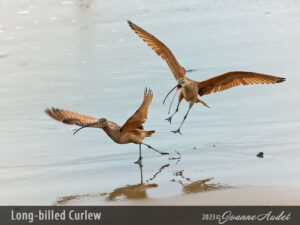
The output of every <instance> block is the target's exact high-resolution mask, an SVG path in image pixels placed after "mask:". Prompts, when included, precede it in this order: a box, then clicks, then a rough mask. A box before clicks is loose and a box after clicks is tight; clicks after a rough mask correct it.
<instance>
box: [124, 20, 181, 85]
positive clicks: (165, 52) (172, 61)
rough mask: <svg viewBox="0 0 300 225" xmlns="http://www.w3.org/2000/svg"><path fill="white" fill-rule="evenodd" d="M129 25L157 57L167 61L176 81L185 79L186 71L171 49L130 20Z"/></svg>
mask: <svg viewBox="0 0 300 225" xmlns="http://www.w3.org/2000/svg"><path fill="white" fill-rule="evenodd" d="M128 24H129V26H130V27H131V29H132V30H134V32H135V33H136V34H137V35H138V36H139V37H140V38H141V39H143V41H144V42H146V44H147V45H148V46H149V47H151V48H152V50H153V51H155V52H156V54H157V55H159V56H160V57H161V58H162V59H163V60H165V61H166V62H167V64H168V66H169V67H170V69H171V71H172V73H173V74H174V77H175V79H176V80H179V79H180V78H183V77H185V73H186V71H185V69H184V67H182V66H181V65H180V64H179V63H178V62H177V60H176V58H175V56H174V55H173V53H172V52H171V51H170V49H169V48H168V47H167V46H166V45H165V44H164V43H162V42H161V41H160V40H158V39H157V38H156V37H154V36H153V35H152V34H150V33H148V32H147V31H145V30H144V29H142V28H141V27H139V26H137V25H135V24H134V23H132V22H131V21H129V20H128Z"/></svg>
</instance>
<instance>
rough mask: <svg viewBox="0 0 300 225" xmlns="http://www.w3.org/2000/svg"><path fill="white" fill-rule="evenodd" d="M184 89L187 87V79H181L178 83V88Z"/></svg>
mask: <svg viewBox="0 0 300 225" xmlns="http://www.w3.org/2000/svg"><path fill="white" fill-rule="evenodd" d="M179 85H180V86H181V87H184V86H185V85H186V79H185V78H180V79H179V81H178V86H179Z"/></svg>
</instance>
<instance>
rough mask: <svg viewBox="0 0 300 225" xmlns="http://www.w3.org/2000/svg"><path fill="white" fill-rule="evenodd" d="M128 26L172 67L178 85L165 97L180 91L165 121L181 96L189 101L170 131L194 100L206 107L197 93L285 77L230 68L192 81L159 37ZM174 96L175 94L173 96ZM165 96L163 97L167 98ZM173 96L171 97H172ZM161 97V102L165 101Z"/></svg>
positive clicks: (134, 26) (203, 93) (204, 93)
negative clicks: (203, 78) (204, 78)
mask: <svg viewBox="0 0 300 225" xmlns="http://www.w3.org/2000/svg"><path fill="white" fill-rule="evenodd" d="M128 24H129V26H130V27H131V28H132V30H134V32H135V33H136V34H137V35H138V36H139V37H140V38H141V39H142V40H143V41H144V42H145V43H146V44H147V45H148V46H150V47H151V48H152V50H154V51H155V52H156V54H157V55H159V56H160V57H161V58H162V59H163V60H164V61H166V62H167V64H168V66H169V68H170V69H171V71H172V73H173V75H174V77H175V79H176V81H177V82H178V84H177V85H176V86H175V87H174V88H173V89H172V90H171V91H170V92H169V93H168V94H167V96H168V95H169V94H170V93H171V92H172V91H173V90H174V89H175V88H177V89H176V92H175V95H176V94H177V92H178V91H179V90H180V93H179V101H178V104H177V108H176V110H175V112H174V113H173V114H172V115H171V116H170V117H169V118H167V119H166V120H168V121H169V122H170V123H171V120H172V117H173V116H174V115H175V114H176V113H177V112H178V108H179V105H180V102H181V101H182V99H183V98H184V99H185V100H186V101H188V102H189V109H188V111H187V113H186V115H185V116H184V118H183V121H182V122H181V124H180V127H179V128H178V129H177V130H175V131H172V132H173V133H180V134H181V132H180V128H181V126H182V124H183V123H184V121H185V119H186V117H187V115H188V113H189V111H190V109H191V108H192V106H193V105H194V104H195V103H198V102H200V103H202V104H203V105H204V106H206V107H209V106H208V105H207V104H206V103H205V102H203V101H202V100H201V99H200V98H199V96H200V97H201V96H203V95H208V94H211V93H215V92H219V91H224V90H227V89H229V88H232V87H236V86H239V85H252V84H275V83H280V82H283V81H284V80H285V78H282V77H276V76H271V75H266V74H262V73H254V72H246V71H233V72H228V73H224V74H222V75H219V76H216V77H213V78H210V79H208V80H205V81H201V82H198V81H194V80H191V79H189V78H188V77H186V76H185V74H186V70H185V68H184V67H182V66H181V65H180V64H179V63H178V61H177V59H176V58H175V56H174V55H173V53H172V52H171V51H170V49H169V48H168V47H167V46H166V45H165V44H163V43H162V42H161V41H160V40H158V39H157V38H156V37H154V36H153V35H152V34H150V33H148V32H147V31H145V30H144V29H142V28H141V27H139V26H137V25H135V24H134V23H132V22H131V21H129V20H128ZM175 95H174V97H175ZM167 96H166V97H165V100H166V98H167ZM174 97H173V100H174ZM165 100H164V101H165ZM173 100H172V102H171V105H172V103H173ZM171 105H170V108H169V112H170V109H171Z"/></svg>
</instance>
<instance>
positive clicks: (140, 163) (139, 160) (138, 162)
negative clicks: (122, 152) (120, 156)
mask: <svg viewBox="0 0 300 225" xmlns="http://www.w3.org/2000/svg"><path fill="white" fill-rule="evenodd" d="M142 159H143V157H140V158H139V159H138V160H137V161H135V162H134V163H135V164H138V165H139V166H143V164H142Z"/></svg>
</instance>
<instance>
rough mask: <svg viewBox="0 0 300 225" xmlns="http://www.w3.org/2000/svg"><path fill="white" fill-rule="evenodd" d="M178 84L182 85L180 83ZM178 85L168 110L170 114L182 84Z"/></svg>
mask: <svg viewBox="0 0 300 225" xmlns="http://www.w3.org/2000/svg"><path fill="white" fill-rule="evenodd" d="M178 85H180V84H178ZM178 85H177V88H176V91H175V94H174V96H173V98H172V101H171V104H170V106H169V111H168V114H170V111H171V107H172V105H173V102H174V99H175V97H176V95H177V93H178V92H179V90H180V88H181V85H180V87H179V86H178Z"/></svg>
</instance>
